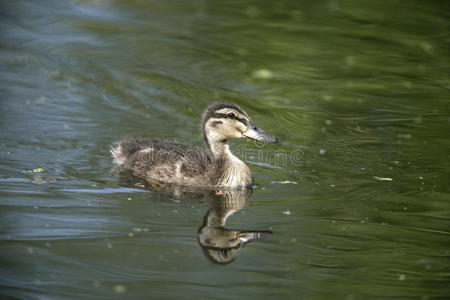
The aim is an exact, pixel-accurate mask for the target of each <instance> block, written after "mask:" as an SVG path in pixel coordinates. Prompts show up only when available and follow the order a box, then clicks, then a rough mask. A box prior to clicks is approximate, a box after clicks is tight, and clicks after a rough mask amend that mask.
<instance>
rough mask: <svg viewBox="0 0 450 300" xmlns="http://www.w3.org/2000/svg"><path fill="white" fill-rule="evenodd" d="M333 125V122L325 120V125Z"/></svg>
mask: <svg viewBox="0 0 450 300" xmlns="http://www.w3.org/2000/svg"><path fill="white" fill-rule="evenodd" d="M332 124H333V121H331V120H325V125H332Z"/></svg>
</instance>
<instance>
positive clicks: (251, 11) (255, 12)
mask: <svg viewBox="0 0 450 300" xmlns="http://www.w3.org/2000/svg"><path fill="white" fill-rule="evenodd" d="M245 14H246V15H247V16H249V17H250V18H256V17H257V16H259V15H260V14H261V11H260V10H259V8H257V7H256V6H249V7H247V9H246V10H245Z"/></svg>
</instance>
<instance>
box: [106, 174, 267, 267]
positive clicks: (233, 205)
mask: <svg viewBox="0 0 450 300" xmlns="http://www.w3.org/2000/svg"><path fill="white" fill-rule="evenodd" d="M114 173H115V175H116V176H117V177H118V183H119V184H120V185H121V186H128V187H136V186H138V187H140V188H146V189H147V190H149V191H153V192H155V193H156V196H155V195H152V197H151V198H152V199H153V201H155V199H157V201H162V202H164V201H167V202H173V201H176V202H182V203H184V204H186V203H202V204H204V205H206V206H207V212H206V214H205V216H204V217H203V223H202V225H201V226H200V227H199V228H198V233H197V242H198V244H199V245H200V248H201V250H202V253H203V254H204V256H205V257H206V258H207V259H208V260H210V261H211V262H213V263H217V264H220V265H226V264H229V263H231V262H232V261H234V260H235V259H236V258H237V257H238V256H239V255H240V254H241V251H242V250H243V249H244V247H245V246H246V245H247V244H248V243H251V242H256V241H264V240H266V239H268V238H269V237H270V235H272V234H273V232H272V231H270V230H262V231H261V230H259V231H258V230H244V229H228V228H226V227H225V226H226V222H227V219H228V218H229V217H230V216H231V215H233V214H234V213H236V212H237V211H239V210H241V209H243V208H244V207H245V206H246V205H247V204H248V202H249V201H250V197H251V195H252V193H253V189H252V188H242V189H241V188H239V189H217V190H207V189H204V190H201V189H194V188H189V187H183V186H179V185H171V184H166V183H162V182H157V181H148V180H142V179H141V178H138V177H135V176H133V174H132V173H131V172H130V171H127V170H116V171H115V172H114Z"/></svg>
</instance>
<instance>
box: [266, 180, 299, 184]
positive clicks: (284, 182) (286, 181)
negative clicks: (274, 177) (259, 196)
mask: <svg viewBox="0 0 450 300" xmlns="http://www.w3.org/2000/svg"><path fill="white" fill-rule="evenodd" d="M270 183H280V184H297V182H295V181H290V180H285V181H271V182H270Z"/></svg>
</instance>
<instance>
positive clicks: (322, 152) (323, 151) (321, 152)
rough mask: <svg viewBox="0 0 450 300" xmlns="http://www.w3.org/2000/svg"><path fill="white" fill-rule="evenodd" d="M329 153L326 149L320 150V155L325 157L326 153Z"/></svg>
mask: <svg viewBox="0 0 450 300" xmlns="http://www.w3.org/2000/svg"><path fill="white" fill-rule="evenodd" d="M326 152H327V150H325V149H323V148H322V149H320V151H319V153H320V154H321V155H324V154H325V153H326Z"/></svg>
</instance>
